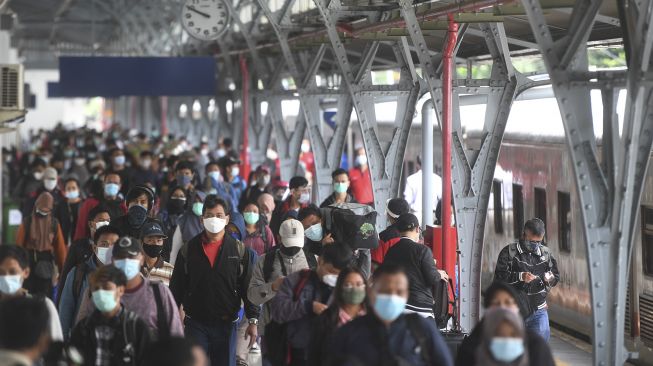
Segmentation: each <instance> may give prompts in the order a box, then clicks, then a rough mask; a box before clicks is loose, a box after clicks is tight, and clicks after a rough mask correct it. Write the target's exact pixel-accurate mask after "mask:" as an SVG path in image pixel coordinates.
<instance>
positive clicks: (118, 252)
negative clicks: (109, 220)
mask: <svg viewBox="0 0 653 366" xmlns="http://www.w3.org/2000/svg"><path fill="white" fill-rule="evenodd" d="M142 251H143V246H142V245H141V241H140V240H138V239H135V238H132V237H130V236H123V237H122V238H120V239H118V242H117V243H116V244H114V245H113V250H112V251H111V254H112V256H113V257H114V258H116V257H117V258H122V257H133V256H135V255H138V253H140V252H142Z"/></svg>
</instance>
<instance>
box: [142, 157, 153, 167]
mask: <svg viewBox="0 0 653 366" xmlns="http://www.w3.org/2000/svg"><path fill="white" fill-rule="evenodd" d="M151 166H152V160H150V159H145V160H142V161H141V167H143V169H150V167H151Z"/></svg>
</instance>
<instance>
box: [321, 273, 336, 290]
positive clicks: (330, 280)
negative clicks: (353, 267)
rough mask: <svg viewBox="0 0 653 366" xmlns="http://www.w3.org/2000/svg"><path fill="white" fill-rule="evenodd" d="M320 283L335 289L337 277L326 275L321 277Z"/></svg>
mask: <svg viewBox="0 0 653 366" xmlns="http://www.w3.org/2000/svg"><path fill="white" fill-rule="evenodd" d="M322 282H324V283H325V284H326V285H327V286H329V287H336V282H338V275H334V274H331V273H329V274H326V275H324V276H322Z"/></svg>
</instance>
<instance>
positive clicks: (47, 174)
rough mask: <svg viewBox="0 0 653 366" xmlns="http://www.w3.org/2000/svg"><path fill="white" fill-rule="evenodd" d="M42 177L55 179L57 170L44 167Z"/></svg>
mask: <svg viewBox="0 0 653 366" xmlns="http://www.w3.org/2000/svg"><path fill="white" fill-rule="evenodd" d="M43 179H57V170H56V169H55V168H52V167H50V168H46V169H45V170H44V171H43Z"/></svg>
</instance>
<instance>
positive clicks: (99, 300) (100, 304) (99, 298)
mask: <svg viewBox="0 0 653 366" xmlns="http://www.w3.org/2000/svg"><path fill="white" fill-rule="evenodd" d="M92 298H93V304H95V307H96V308H97V309H98V310H99V311H100V312H101V313H108V312H110V311H112V310H113V309H115V308H116V306H118V302H117V301H116V293H115V291H111V290H96V291H93V294H92Z"/></svg>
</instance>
